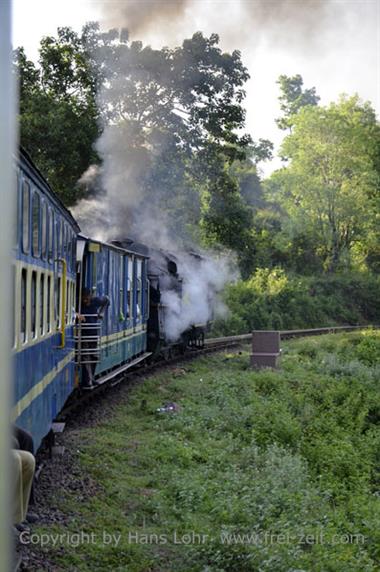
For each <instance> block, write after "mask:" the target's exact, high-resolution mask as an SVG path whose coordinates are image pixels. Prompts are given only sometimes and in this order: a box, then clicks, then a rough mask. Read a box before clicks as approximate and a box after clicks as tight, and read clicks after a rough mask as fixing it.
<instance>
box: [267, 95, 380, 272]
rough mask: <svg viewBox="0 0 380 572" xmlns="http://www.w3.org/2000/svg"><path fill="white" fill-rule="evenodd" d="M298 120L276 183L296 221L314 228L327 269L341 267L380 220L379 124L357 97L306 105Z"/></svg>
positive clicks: (317, 244) (274, 182)
mask: <svg viewBox="0 0 380 572" xmlns="http://www.w3.org/2000/svg"><path fill="white" fill-rule="evenodd" d="M293 120H294V123H293V131H292V133H291V134H290V135H288V136H287V137H286V138H285V140H284V142H283V145H282V152H284V153H285V154H286V156H288V157H289V158H290V160H291V162H290V165H289V167H287V168H284V169H282V170H281V171H278V172H277V173H275V174H274V175H273V176H272V185H274V184H275V187H276V188H277V191H278V198H279V199H280V201H281V203H282V205H283V207H284V208H285V210H286V211H287V213H288V214H289V216H290V218H291V219H292V221H293V223H294V224H295V225H296V226H298V228H299V229H301V228H304V229H305V231H306V230H307V232H308V233H310V230H312V231H313V233H314V238H315V241H316V248H317V251H318V253H319V254H320V255H321V257H322V258H323V259H324V262H325V267H326V269H327V270H329V271H336V270H337V269H338V268H339V266H340V264H341V263H342V262H343V255H346V258H349V257H350V255H352V252H353V248H354V247H355V246H357V245H358V244H362V243H363V241H365V239H366V237H367V236H368V233H369V232H371V231H372V232H373V229H374V227H375V224H376V223H375V221H376V218H375V216H376V215H375V206H376V205H375V203H376V200H377V199H376V197H378V189H379V173H378V172H377V170H376V168H375V155H376V149H377V142H378V139H379V129H380V127H379V124H378V123H377V121H376V116H375V112H374V110H373V109H372V107H371V106H370V104H369V103H363V102H361V101H360V100H359V98H358V97H357V96H355V97H350V98H347V97H342V98H341V99H340V101H339V102H338V103H332V104H331V105H329V106H328V107H315V106H306V107H304V108H303V109H301V110H300V111H299V113H298V114H297V115H295V116H293Z"/></svg>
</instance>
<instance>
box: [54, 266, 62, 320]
mask: <svg viewBox="0 0 380 572" xmlns="http://www.w3.org/2000/svg"><path fill="white" fill-rule="evenodd" d="M61 284H62V280H61V277H59V278H58V279H57V281H56V287H55V320H56V324H57V328H60V327H61Z"/></svg>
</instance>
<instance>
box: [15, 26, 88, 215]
mask: <svg viewBox="0 0 380 572" xmlns="http://www.w3.org/2000/svg"><path fill="white" fill-rule="evenodd" d="M14 63H15V71H16V73H17V74H18V76H19V81H20V135H21V144H22V145H23V146H24V147H25V148H26V150H27V151H29V152H30V153H31V155H32V157H33V159H34V160H35V161H36V163H37V165H38V166H39V168H40V169H41V170H42V172H43V173H44V175H45V176H46V177H47V179H48V181H49V183H50V184H51V185H52V187H53V188H54V190H55V192H56V193H57V194H58V195H59V196H60V197H61V199H62V200H63V201H64V202H65V203H66V204H67V205H68V206H70V205H72V204H74V203H75V202H76V200H77V199H78V194H79V189H78V188H77V187H76V184H77V181H78V179H79V178H80V176H81V175H82V173H83V172H84V171H85V170H86V169H87V168H88V167H89V165H90V164H91V163H94V162H96V161H97V160H98V159H97V156H96V153H95V152H94V150H93V144H94V142H95V140H96V139H97V137H98V135H99V127H98V123H97V121H98V108H97V105H96V99H95V97H96V76H94V73H93V71H92V68H91V66H90V62H89V59H88V55H87V52H86V48H85V43H84V41H83V37H80V36H78V35H77V34H76V33H75V32H73V31H72V30H71V29H70V28H59V29H58V36H57V38H53V37H46V38H43V39H42V41H41V47H40V60H39V66H38V67H36V66H35V64H34V63H33V62H31V61H30V60H28V59H27V57H26V55H25V52H24V50H23V49H22V48H19V49H17V50H16V51H15V53H14Z"/></svg>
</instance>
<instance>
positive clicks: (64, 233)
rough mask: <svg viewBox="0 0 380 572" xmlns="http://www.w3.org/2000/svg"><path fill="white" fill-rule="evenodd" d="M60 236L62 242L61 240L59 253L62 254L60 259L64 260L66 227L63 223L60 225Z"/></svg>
mask: <svg viewBox="0 0 380 572" xmlns="http://www.w3.org/2000/svg"><path fill="white" fill-rule="evenodd" d="M61 229H62V231H61V234H62V240H61V244H62V247H61V252H62V258H66V225H65V224H64V223H62V225H61Z"/></svg>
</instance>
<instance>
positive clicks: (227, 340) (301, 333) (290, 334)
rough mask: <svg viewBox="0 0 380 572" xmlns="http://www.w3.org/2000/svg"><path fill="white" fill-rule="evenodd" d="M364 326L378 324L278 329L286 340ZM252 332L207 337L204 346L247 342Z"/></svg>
mask: <svg viewBox="0 0 380 572" xmlns="http://www.w3.org/2000/svg"><path fill="white" fill-rule="evenodd" d="M366 328H376V329H377V328H379V326H372V325H369V326H330V327H328V328H309V329H306V330H280V338H281V339H282V340H287V339H291V338H304V337H306V336H320V335H322V334H339V333H341V332H352V331H355V330H364V329H366ZM251 339H252V334H241V335H238V336H228V337H224V338H209V339H207V340H205V346H206V347H207V346H210V347H213V346H214V345H215V346H219V347H221V346H222V345H223V344H233V345H234V344H240V343H249V342H250V341H251Z"/></svg>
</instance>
